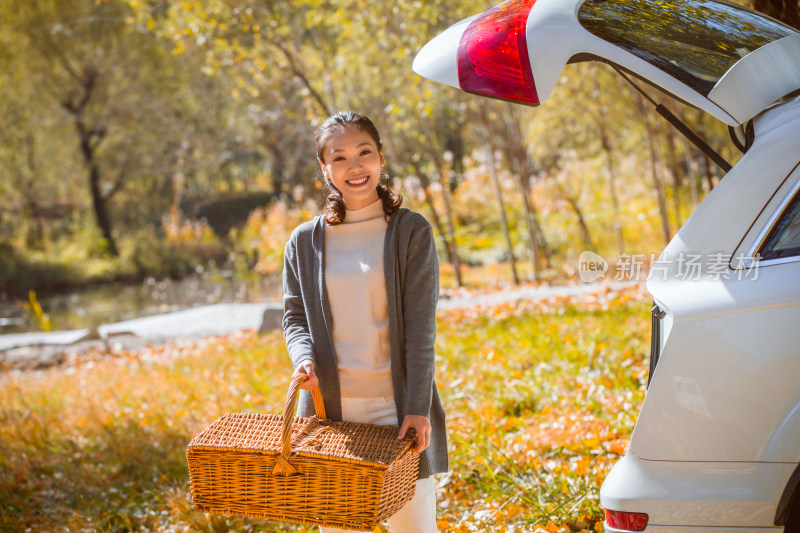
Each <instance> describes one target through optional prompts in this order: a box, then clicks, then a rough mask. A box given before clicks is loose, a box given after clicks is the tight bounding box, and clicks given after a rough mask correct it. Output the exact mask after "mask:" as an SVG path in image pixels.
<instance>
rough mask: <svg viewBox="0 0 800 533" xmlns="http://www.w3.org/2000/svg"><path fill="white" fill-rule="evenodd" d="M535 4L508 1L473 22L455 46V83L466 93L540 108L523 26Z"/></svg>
mask: <svg viewBox="0 0 800 533" xmlns="http://www.w3.org/2000/svg"><path fill="white" fill-rule="evenodd" d="M535 1H536V0H509V1H508V2H504V3H502V4H500V5H499V6H497V7H494V8H493V9H490V10H489V11H487V12H486V13H484V14H483V15H480V16H479V17H477V18H475V20H473V21H472V22H471V23H470V24H469V26H468V27H467V29H466V31H464V34H463V35H462V36H461V42H460V43H459V45H458V81H459V84H460V85H461V88H462V89H464V90H465V91H468V92H472V93H477V94H481V95H484V96H492V97H495V98H501V99H503V100H513V101H515V102H520V103H526V104H530V105H538V104H539V96H538V95H537V94H536V86H535V85H534V82H533V72H531V62H530V59H529V58H528V42H527V38H526V36H525V26H526V24H527V22H528V14H529V13H530V11H531V8H532V7H533V4H534V3H535Z"/></svg>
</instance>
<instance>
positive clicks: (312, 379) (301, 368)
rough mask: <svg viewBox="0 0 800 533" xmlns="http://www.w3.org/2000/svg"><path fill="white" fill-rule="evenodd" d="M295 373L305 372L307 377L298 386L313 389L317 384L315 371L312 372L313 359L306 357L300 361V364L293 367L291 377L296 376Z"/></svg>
mask: <svg viewBox="0 0 800 533" xmlns="http://www.w3.org/2000/svg"><path fill="white" fill-rule="evenodd" d="M297 374H305V375H307V376H308V379H307V380H306V381H304V382H303V384H302V385H300V388H301V389H303V390H308V391H310V390H314V388H315V387H317V386H318V385H319V380H318V379H317V373H316V372H314V361H312V360H311V359H306V360H304V361H300V364H299V365H297V367H296V368H295V369H294V374H292V377H293V378H294V376H296V375H297Z"/></svg>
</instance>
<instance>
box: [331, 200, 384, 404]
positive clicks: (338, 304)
mask: <svg viewBox="0 0 800 533" xmlns="http://www.w3.org/2000/svg"><path fill="white" fill-rule="evenodd" d="M386 226H387V222H386V219H385V217H384V214H383V203H382V202H381V200H380V199H378V200H377V201H375V202H373V203H372V204H370V205H368V206H366V207H363V208H361V209H358V210H356V211H346V213H345V217H344V221H343V222H342V223H341V224H337V225H335V226H329V225H326V226H325V289H326V290H327V293H328V302H329V304H330V309H331V316H332V318H333V331H332V334H333V347H334V350H335V352H336V357H337V363H338V367H339V383H340V387H341V395H342V397H350V398H373V397H392V396H394V390H393V387H392V372H391V361H390V345H389V308H388V303H387V300H386V279H385V277H384V272H383V248H384V238H385V235H386Z"/></svg>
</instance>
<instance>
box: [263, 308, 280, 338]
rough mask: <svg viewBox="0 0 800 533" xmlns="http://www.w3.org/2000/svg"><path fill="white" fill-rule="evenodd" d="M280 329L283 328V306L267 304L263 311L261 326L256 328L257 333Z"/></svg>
mask: <svg viewBox="0 0 800 533" xmlns="http://www.w3.org/2000/svg"><path fill="white" fill-rule="evenodd" d="M281 327H283V305H281V304H269V305H268V306H267V308H266V309H264V316H263V317H262V318H261V326H260V327H259V328H258V332H259V333H269V332H270V331H274V330H276V329H280V328H281Z"/></svg>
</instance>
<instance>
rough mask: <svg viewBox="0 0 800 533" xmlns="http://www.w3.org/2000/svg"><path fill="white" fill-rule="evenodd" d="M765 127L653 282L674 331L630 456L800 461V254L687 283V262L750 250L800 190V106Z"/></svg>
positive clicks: (789, 106)
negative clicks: (683, 261) (684, 262)
mask: <svg viewBox="0 0 800 533" xmlns="http://www.w3.org/2000/svg"><path fill="white" fill-rule="evenodd" d="M790 116H794V117H795V120H794V121H791V120H788V117H790ZM758 120H759V121H761V120H762V119H761V118H759V119H758ZM757 128H758V130H759V131H758V134H757V135H756V143H755V144H754V145H753V147H752V148H751V149H750V151H748V153H747V154H746V155H745V156H744V157H743V158H742V160H741V161H740V162H739V163H738V164H737V165H736V166H735V167H734V168H733V170H731V171H730V172H729V173H728V175H727V176H726V177H725V179H724V180H722V181H721V182H720V183H719V185H718V186H717V187H716V188H715V189H714V190H713V191H712V192H711V193H710V194H709V195H708V197H707V198H706V200H705V201H704V202H703V203H702V204H701V205H700V206H699V207H698V208H697V210H696V211H695V212H694V213H693V214H692V216H691V217H690V218H689V220H688V221H687V222H686V223H685V224H684V226H683V227H682V228H681V229H680V231H679V232H678V234H677V235H676V237H675V238H674V239H673V240H672V241H671V242H670V244H669V245H668V246H667V248H666V249H665V250H664V252H663V253H662V255H661V257H660V258H659V263H664V265H665V268H663V269H662V270H661V271H660V274H659V275H658V276H651V279H649V280H648V282H647V288H648V290H649V291H650V293H651V294H653V296H654V298H655V299H656V301H657V302H658V303H659V305H660V306H661V308H662V309H664V310H665V311H666V312H667V313H668V316H669V318H670V320H671V327H670V328H669V331H668V332H666V333H665V335H664V336H663V338H662V343H663V344H662V346H663V349H662V352H661V355H660V358H659V362H658V365H657V367H656V370H655V372H654V373H653V375H652V377H651V381H650V386H649V388H648V392H647V395H646V397H645V400H644V403H643V405H642V410H641V413H640V415H639V418H638V420H637V423H636V427H635V429H634V431H633V435H632V437H631V443H630V449H631V451H632V452H633V453H635V454H636V455H637V456H638V457H641V458H643V459H658V460H670V461H779V462H798V461H800V379H795V380H787V379H785V377H786V376H787V375H793V376H800V347H798V343H797V339H796V336H795V335H794V334H790V333H789V332H793V331H794V330H795V328H796V327H797V325H798V324H800V258H794V259H795V260H794V261H788V262H784V263H781V264H772V265H765V266H760V265H759V266H758V267H753V268H750V269H746V268H737V269H733V268H730V266H729V267H728V268H726V269H724V270H723V271H722V272H721V275H720V276H719V279H713V277H714V276H710V275H709V272H708V268H709V263H705V264H704V265H703V266H704V268H706V271H705V272H699V273H698V274H697V276H696V277H698V278H700V279H696V280H691V279H689V280H687V279H686V277H687V270H685V269H684V271H683V272H682V271H681V263H680V260H679V259H680V258H681V257H682V256H683V257H686V256H689V255H690V254H702V255H704V256H708V255H709V254H713V253H717V252H720V253H723V254H724V255H727V256H735V254H739V253H741V250H743V249H745V250H746V249H747V248H748V247H749V246H750V244H751V243H753V242H754V241H755V239H756V237H755V235H758V234H760V233H761V232H762V230H763V226H764V225H765V224H767V223H768V222H769V220H771V219H772V213H774V212H775V211H777V210H780V208H781V205H782V204H783V203H784V200H785V197H786V196H787V195H789V194H792V192H793V191H794V190H796V189H795V187H796V185H797V183H798V182H800V167H797V162H798V160H800V99H795V100H793V101H791V102H787V103H786V104H784V105H783V106H781V107H780V108H779V109H776V110H773V111H770V112H768V113H767V114H765V115H764V117H763V122H762V123H757ZM762 144H763V145H764V146H763V147H762V146H760V145H762ZM792 161H794V163H792ZM754 376H758V379H753V377H754Z"/></svg>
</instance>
